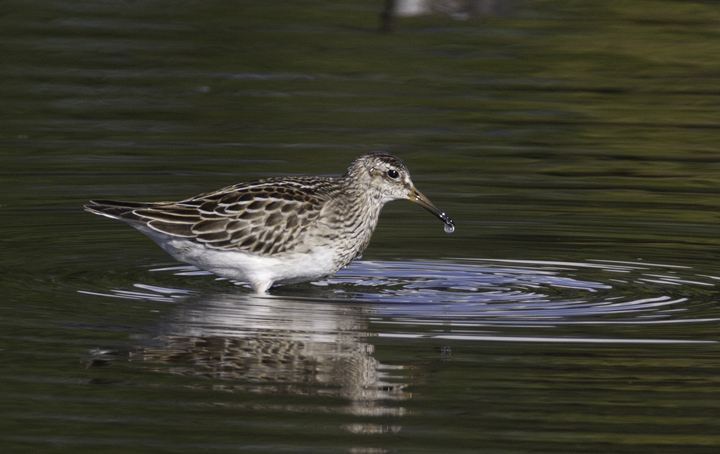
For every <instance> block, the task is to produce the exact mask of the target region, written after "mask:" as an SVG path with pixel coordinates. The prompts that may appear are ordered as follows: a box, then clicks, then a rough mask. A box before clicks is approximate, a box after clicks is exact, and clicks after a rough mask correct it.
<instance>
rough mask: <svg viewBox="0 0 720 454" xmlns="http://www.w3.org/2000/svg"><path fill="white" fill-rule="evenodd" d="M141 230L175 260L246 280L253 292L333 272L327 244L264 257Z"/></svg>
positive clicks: (335, 268)
mask: <svg viewBox="0 0 720 454" xmlns="http://www.w3.org/2000/svg"><path fill="white" fill-rule="evenodd" d="M141 230H142V231H143V233H145V234H146V235H148V236H149V237H150V238H152V239H153V240H154V241H155V242H156V243H157V244H159V245H160V247H162V248H163V249H165V251H167V252H168V253H169V254H170V255H172V256H173V257H174V258H175V259H177V260H179V261H181V262H185V263H189V264H191V265H195V266H197V267H198V268H201V269H203V270H206V271H210V272H212V273H215V274H217V275H218V276H222V277H226V278H228V279H232V280H236V281H241V282H247V283H249V284H250V285H252V287H253V289H254V290H255V292H256V293H265V292H266V291H267V290H268V289H269V288H270V286H272V285H273V284H290V283H294V282H303V281H310V280H314V279H319V278H322V277H325V276H329V275H331V274H333V273H335V272H336V271H337V264H336V260H335V253H334V252H333V251H332V249H330V248H328V247H317V248H315V249H313V250H311V251H309V252H307V253H303V254H288V255H281V256H276V257H267V256H260V255H256V254H251V253H248V252H243V251H228V250H220V249H212V248H209V247H207V246H205V245H203V244H201V243H197V242H195V241H191V240H188V239H186V238H177V237H169V236H167V235H164V234H158V232H155V231H145V230H144V229H141Z"/></svg>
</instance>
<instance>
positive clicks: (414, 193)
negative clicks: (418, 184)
mask: <svg viewBox="0 0 720 454" xmlns="http://www.w3.org/2000/svg"><path fill="white" fill-rule="evenodd" d="M410 201H411V202H415V203H417V204H418V205H420V206H421V207H423V208H425V209H426V210H428V211H429V212H431V213H432V214H434V215H435V216H437V218H438V219H440V220H441V221H443V222H444V223H445V231H446V232H448V233H450V232H452V231H453V230H455V221H453V220H452V219H450V216H448V215H447V214H445V212H444V211H440V208H438V207H436V206H435V204H434V203H432V202H431V201H430V199H428V198H427V197H425V196H424V195H422V192H420V191H418V190H417V188H415V186H413V188H412V190H411V191H410Z"/></svg>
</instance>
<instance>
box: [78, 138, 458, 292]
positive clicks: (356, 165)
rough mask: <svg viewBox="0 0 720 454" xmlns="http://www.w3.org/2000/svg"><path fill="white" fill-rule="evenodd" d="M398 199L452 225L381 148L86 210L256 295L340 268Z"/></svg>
mask: <svg viewBox="0 0 720 454" xmlns="http://www.w3.org/2000/svg"><path fill="white" fill-rule="evenodd" d="M397 199H407V200H410V201H412V202H415V203H417V204H418V205H420V206H422V207H423V208H425V209H427V210H428V211H430V212H431V213H432V214H434V215H435V216H437V217H438V218H439V219H440V220H441V221H443V222H444V223H445V231H446V232H448V233H450V232H452V231H453V230H454V229H455V223H454V222H453V220H452V219H450V217H449V216H448V215H447V214H445V213H444V212H443V211H440V209H439V208H438V207H436V206H435V205H434V204H433V203H432V202H430V200H429V199H428V198H427V197H425V196H424V195H422V194H421V193H420V191H418V190H417V189H415V186H414V185H413V183H412V181H411V180H410V173H409V171H408V168H407V166H406V165H405V163H404V162H403V161H402V160H401V159H400V158H397V157H395V156H393V155H391V154H389V153H385V152H380V151H376V152H373V153H367V154H364V155H362V156H360V157H359V158H357V159H356V160H355V161H354V162H353V163H352V164H351V165H350V167H349V168H348V170H347V172H346V173H345V175H343V176H341V177H337V178H330V177H285V178H272V179H267V180H260V181H255V182H252V183H239V184H236V185H233V186H229V187H226V188H223V189H219V190H217V191H214V192H208V193H205V194H201V195H199V196H197V197H192V198H190V199H186V200H182V201H180V202H117V201H112V200H93V201H91V203H90V204H88V205H85V209H86V210H87V211H90V212H92V213H95V214H99V215H103V216H107V217H109V218H113V219H119V220H121V221H124V222H127V223H128V224H130V225H131V226H133V227H135V228H136V229H138V230H140V231H141V232H142V233H144V234H145V235H147V236H149V237H150V238H152V239H153V241H155V242H156V243H157V244H158V245H160V247H162V248H163V249H165V251H167V252H168V253H169V254H170V255H172V256H173V257H174V258H175V259H177V260H179V261H182V262H186V263H189V264H191V265H194V266H196V267H198V268H201V269H203V270H207V271H211V272H213V273H215V274H217V275H219V276H223V277H226V278H229V279H232V280H235V281H240V282H246V283H249V284H250V285H251V286H252V288H253V290H254V291H255V292H256V293H260V294H262V293H266V292H267V290H268V289H269V288H270V287H271V286H272V285H273V284H290V283H296V282H304V281H311V280H316V279H319V278H323V277H327V276H330V275H332V274H334V273H336V272H337V271H338V270H339V269H340V268H342V267H344V266H347V265H349V264H350V262H351V261H352V260H353V259H355V258H356V257H357V256H359V255H360V254H361V253H362V252H363V251H364V250H365V248H366V247H367V246H368V244H369V243H370V237H371V236H372V233H373V231H374V230H375V226H376V225H377V223H378V217H379V216H380V211H381V210H382V207H383V205H385V204H386V203H387V202H390V201H391V200H397Z"/></svg>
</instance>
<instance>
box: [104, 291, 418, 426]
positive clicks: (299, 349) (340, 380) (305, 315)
mask: <svg viewBox="0 0 720 454" xmlns="http://www.w3.org/2000/svg"><path fill="white" fill-rule="evenodd" d="M366 317H367V315H366V314H364V312H363V309H362V307H361V306H358V305H355V304H352V303H335V302H332V301H327V300H322V301H312V300H309V301H308V300H299V299H288V298H282V297H268V296H255V295H246V294H229V295H227V294H221V295H212V296H208V295H202V296H200V295H190V296H186V297H184V298H182V299H181V303H180V305H179V306H178V307H177V310H175V311H173V312H172V313H171V314H170V315H169V316H168V318H167V320H166V321H165V322H164V323H163V325H162V326H161V327H160V333H159V334H158V335H157V336H155V337H153V338H152V339H151V340H149V341H147V342H146V343H145V344H144V345H141V346H139V347H137V348H136V349H133V351H132V352H130V353H129V354H128V360H129V361H131V362H139V361H142V362H144V363H145V364H147V365H148V366H150V368H151V369H153V370H156V371H160V372H166V373H172V374H175V375H177V374H181V375H185V376H189V377H206V378H211V379H215V380H213V382H212V385H208V386H211V387H212V388H213V389H220V390H224V391H231V392H240V391H242V392H258V393H263V394H299V395H317V396H329V397H341V398H345V399H348V400H349V401H350V402H351V404H350V405H349V406H348V407H347V408H346V409H344V410H343V411H344V412H347V413H351V414H358V415H399V414H403V413H404V409H403V408H400V407H397V406H388V405H387V404H384V402H388V401H398V400H404V399H407V398H408V397H409V395H408V394H407V393H406V392H405V391H404V387H405V384H404V383H402V382H401V381H402V380H403V378H404V372H403V371H402V370H403V367H402V366H391V365H384V364H381V363H380V362H379V361H378V360H377V359H375V358H374V357H373V353H374V346H373V345H372V344H370V343H367V342H365V340H364V338H365V337H367V336H368V334H367V321H366ZM113 355H115V356H113ZM116 355H117V352H110V351H108V350H104V351H96V352H95V354H94V357H93V361H94V362H95V365H100V364H101V363H102V362H104V361H107V360H108V358H113V357H116ZM218 380H220V381H219V382H218ZM218 383H220V384H218ZM388 403H389V402H388Z"/></svg>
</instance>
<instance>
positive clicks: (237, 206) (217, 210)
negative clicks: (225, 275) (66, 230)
mask: <svg viewBox="0 0 720 454" xmlns="http://www.w3.org/2000/svg"><path fill="white" fill-rule="evenodd" d="M316 190H317V187H316V185H314V184H313V181H312V180H310V179H303V178H294V179H287V178H285V179H282V180H280V179H278V180H263V181H258V182H255V183H249V184H248V183H243V184H238V185H235V186H230V187H227V188H224V189H220V190H218V191H214V192H209V193H206V194H201V195H199V196H197V197H193V198H190V199H186V200H182V201H180V202H175V203H169V202H158V203H138V202H114V201H107V200H98V201H93V204H91V205H88V206H86V209H88V210H89V211H92V212H94V213H97V214H102V215H105V216H108V217H112V218H116V219H120V220H122V221H125V222H128V223H130V224H136V225H146V226H148V227H150V228H152V229H153V230H156V231H158V232H161V233H164V234H167V235H170V236H175V237H182V238H188V239H192V240H195V241H197V242H199V243H203V244H205V245H207V246H208V247H211V248H215V249H224V250H242V251H247V252H251V253H255V254H261V255H275V254H282V253H283V252H286V251H290V250H293V249H294V248H295V247H297V246H298V245H301V244H302V242H303V240H304V237H305V234H306V232H307V231H308V228H309V227H310V226H311V224H312V223H313V222H315V221H316V220H317V218H318V216H319V215H320V210H321V209H322V207H323V205H324V204H325V202H326V199H325V198H324V197H323V196H320V195H318V194H317V193H316Z"/></svg>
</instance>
